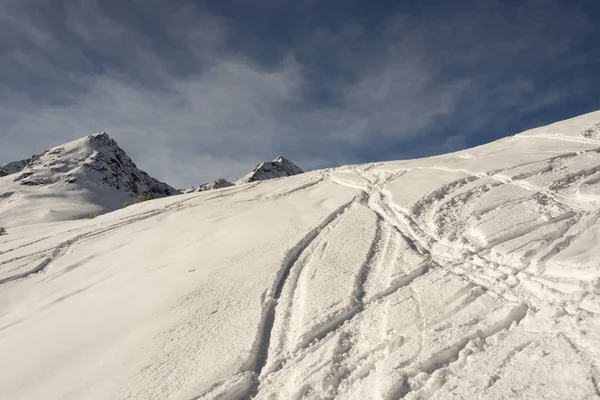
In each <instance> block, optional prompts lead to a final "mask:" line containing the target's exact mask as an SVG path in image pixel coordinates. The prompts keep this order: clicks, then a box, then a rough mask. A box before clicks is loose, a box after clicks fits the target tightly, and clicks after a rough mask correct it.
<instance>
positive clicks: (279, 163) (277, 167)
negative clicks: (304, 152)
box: [237, 156, 304, 183]
mask: <svg viewBox="0 0 600 400" xmlns="http://www.w3.org/2000/svg"><path fill="white" fill-rule="evenodd" d="M303 172H304V171H302V169H301V168H300V167H298V166H297V165H296V164H294V163H293V162H291V161H290V160H288V159H287V158H285V157H283V156H279V157H277V158H275V159H274V160H273V161H265V162H263V163H260V164H258V165H257V166H256V167H255V168H254V170H253V171H252V172H250V173H249V174H248V175H245V176H243V177H242V178H240V179H238V181H237V182H238V183H248V182H255V181H263V180H267V179H275V178H282V177H285V176H292V175H297V174H301V173H303Z"/></svg>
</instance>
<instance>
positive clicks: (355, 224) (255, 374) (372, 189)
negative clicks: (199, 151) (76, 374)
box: [0, 117, 600, 400]
mask: <svg viewBox="0 0 600 400" xmlns="http://www.w3.org/2000/svg"><path fill="white" fill-rule="evenodd" d="M599 118H600V117H599ZM573 129H575V128H573ZM577 129H579V128H577ZM590 129H591V128H589V129H587V130H584V129H579V131H580V132H582V133H581V134H579V135H575V134H573V132H570V133H569V134H558V133H540V132H529V133H524V134H521V135H519V136H517V137H515V138H512V139H511V140H512V142H511V141H505V142H498V143H496V144H493V145H488V147H486V146H482V147H481V148H476V149H472V150H470V151H469V152H468V153H459V154H455V155H452V156H450V157H446V158H443V157H442V158H439V157H438V158H435V159H431V160H430V161H427V162H425V161H420V160H416V161H411V162H409V161H406V162H398V163H376V164H375V163H373V164H369V165H362V166H347V167H341V168H337V169H329V170H323V171H315V172H311V173H307V174H304V175H303V176H295V177H293V178H290V179H287V178H286V179H278V180H273V181H270V182H269V181H263V182H254V183H250V184H247V185H240V186H234V187H227V188H224V189H219V190H214V191H206V192H201V193H193V194H189V195H185V196H183V197H179V198H173V199H175V200H169V199H161V200H159V201H162V202H164V205H162V206H158V208H152V207H150V205H148V207H150V209H149V210H148V209H147V208H145V207H146V205H141V206H140V208H139V209H138V208H132V209H131V210H132V211H131V212H125V211H122V212H123V216H120V217H115V218H112V219H103V218H101V219H100V220H99V221H98V222H95V221H90V222H86V223H82V225H81V226H79V227H77V228H72V227H69V229H64V230H63V231H62V232H59V233H56V234H48V233H47V232H40V233H39V234H38V235H37V236H35V237H34V238H29V239H27V238H25V237H24V238H19V240H16V239H15V240H13V239H10V240H7V241H5V242H3V243H2V245H3V247H2V248H0V257H1V258H0V272H2V273H3V274H4V275H1V276H0V291H1V290H10V289H15V288H18V287H19V286H18V285H19V284H20V282H25V281H26V280H28V279H30V280H31V281H32V282H39V284H42V283H43V282H45V281H44V275H45V274H48V275H49V276H51V274H52V269H53V265H54V264H55V263H57V264H59V263H60V261H61V258H62V257H64V256H65V255H66V254H68V253H69V252H70V251H71V250H72V249H75V248H76V247H77V246H79V245H81V244H83V243H88V244H89V243H91V242H92V241H103V240H106V238H107V237H110V234H111V233H113V232H117V231H118V230H119V229H121V228H124V227H127V226H134V224H137V223H140V222H141V221H145V220H149V219H152V218H169V216H173V215H177V214H178V213H179V212H182V211H186V210H189V209H191V208H198V209H202V210H211V209H212V208H218V207H221V206H222V205H223V204H225V205H230V206H231V207H239V208H240V209H244V208H249V207H254V206H256V207H261V206H264V205H265V204H271V203H273V204H275V203H277V204H289V205H291V206H293V204H294V201H295V199H297V198H299V196H305V197H304V198H310V199H312V201H314V203H315V204H318V205H319V206H321V205H324V204H326V202H327V197H326V196H323V198H321V197H319V196H320V194H319V193H321V192H322V191H324V190H325V189H323V188H324V187H328V188H329V189H327V190H333V189H331V187H335V188H336V190H339V191H341V192H344V191H348V192H349V193H357V194H355V195H353V197H352V196H350V197H348V198H346V200H344V201H340V202H339V203H336V204H335V206H332V205H331V204H333V203H331V204H328V205H327V207H326V209H327V210H328V211H327V213H323V215H322V217H321V218H320V219H318V220H317V221H316V222H314V221H313V222H311V223H310V224H308V223H307V226H309V228H306V229H305V230H304V231H302V233H301V234H298V235H297V236H295V237H297V238H299V240H298V241H297V242H296V241H295V240H294V242H295V243H293V242H292V243H287V242H285V243H286V248H287V250H285V251H284V252H283V254H282V257H281V258H280V259H279V260H280V263H278V264H277V265H276V266H275V269H274V272H273V274H272V275H270V276H272V277H273V279H272V280H271V279H269V280H268V281H267V282H263V285H264V286H263V292H262V297H261V304H260V310H259V312H258V314H259V317H258V321H254V322H255V325H251V324H250V325H249V326H248V329H247V332H248V333H249V334H250V332H252V335H253V336H252V337H251V338H250V342H251V346H250V348H249V349H248V352H247V353H244V354H243V355H238V354H236V355H235V358H236V361H235V362H236V363H234V364H232V365H235V368H233V367H232V369H231V371H229V374H226V375H225V376H220V377H218V379H215V380H213V381H212V382H211V383H210V384H208V385H207V384H206V383H202V384H201V385H199V386H198V387H187V388H186V392H185V393H186V396H187V398H195V399H216V398H219V399H246V398H256V399H279V398H281V399H283V398H285V399H287V398H289V399H301V398H308V399H365V398H377V399H413V400H416V399H444V398H459V399H462V398H465V399H466V398H474V397H477V398H494V399H495V398H498V399H499V398H506V397H507V396H508V397H510V396H516V397H521V398H545V397H548V398H574V399H579V398H580V399H592V398H595V399H599V398H600V390H599V388H598V382H600V373H599V371H600V334H598V327H600V306H598V302H600V284H599V282H600V272H599V270H598V265H597V262H598V261H599V260H600V256H599V254H598V251H597V250H595V244H597V239H598V238H599V237H600V229H599V227H598V223H599V220H600V210H599V209H598V205H599V203H600V188H598V187H596V185H599V183H600V178H599V177H597V176H596V175H597V174H598V172H600V166H599V165H600V156H598V154H600V153H599V149H598V146H600V141H598V140H595V139H594V138H593V137H592V135H593V134H594V132H595V131H591V130H590ZM552 132H555V131H552ZM585 132H588V133H585ZM589 132H591V133H589ZM575 133H577V132H575ZM538 142H539V143H541V142H544V143H546V142H550V144H547V143H546V144H544V146H546V145H547V146H555V147H550V148H549V149H550V150H548V151H547V152H546V153H544V154H543V156H539V157H537V158H533V157H530V156H529V155H530V154H531V152H527V151H525V150H524V151H523V154H525V156H523V159H518V158H517V157H515V161H514V162H507V161H504V162H503V163H498V164H497V165H496V164H493V165H494V166H493V168H489V169H488V168H487V165H485V166H484V167H485V169H482V164H478V160H485V158H486V157H489V158H492V159H493V157H499V156H498V154H501V153H502V151H505V149H506V148H509V147H506V148H505V147H502V146H510V145H512V144H511V143H519V144H521V145H523V146H528V145H529V146H533V148H535V143H538ZM527 143H529V144H527ZM494 146H496V147H494ZM570 146H571V147H570ZM540 151H541V150H540ZM596 162H598V164H594V163H596ZM484 164H485V162H484ZM490 165H492V164H490ZM424 177H425V178H424ZM424 179H425V180H427V182H422V181H423V180H424ZM599 186H600V185H599ZM311 196H312V197H311ZM594 196H596V197H594ZM348 199H350V200H348ZM156 204H158V203H156ZM102 217H104V216H102ZM107 217H110V215H108V216H107ZM217 217H219V216H218V215H217ZM282 218H289V216H284V217H282ZM261 251H266V250H261ZM248 254H253V253H248ZM258 254H262V253H261V252H260V251H259V253H258ZM241 260H242V261H243V258H241ZM199 262H201V260H200V261H199ZM242 264H243V262H242ZM265 268H266V267H265ZM192 271H193V270H191V271H189V272H192ZM227 273H230V272H229V271H228V272H227ZM265 276H266V275H265ZM36 279H37V281H36ZM231 290H232V291H233V292H235V288H232V289H231ZM0 294H2V293H1V292H0ZM243 295H244V294H243V293H242V294H239V296H240V297H243ZM227 301H231V302H233V304H238V303H236V302H237V301H238V299H236V298H232V299H227ZM223 302H224V303H226V301H225V296H224V297H223ZM219 307H220V305H219ZM232 307H237V305H234V306H232ZM217 308H218V307H217ZM1 312H2V309H0V319H1V318H2V317H3V314H2V313H1ZM213 313H214V315H216V317H215V318H217V317H218V310H215V311H214V312H213ZM25 319H26V318H22V319H19V318H16V317H15V318H14V320H13V322H11V323H9V324H2V326H3V328H2V329H0V334H4V333H6V332H9V331H10V329H12V328H14V327H16V326H17V325H18V324H19V323H20V322H21V321H25ZM187 323H189V324H192V322H191V321H188V322H187ZM205 328H206V329H207V330H210V329H212V328H211V327H209V326H206V327H205ZM155 339H156V338H155ZM224 340H225V339H224ZM227 340H234V341H235V338H229V339H227ZM225 343H229V342H226V341H225ZM216 346H218V344H216ZM163 348H168V346H167V345H163ZM161 349H162V348H161ZM226 351H227V350H226V349H223V352H226ZM176 356H177V355H176V354H175V357H176ZM186 367H187V364H186V366H185V367H181V368H182V369H180V370H178V371H179V372H181V371H183V370H184V368H186ZM210 367H211V366H209V365H201V366H198V365H196V364H193V363H192V364H191V367H190V368H195V369H196V373H198V372H197V370H198V369H200V370H202V368H204V370H205V372H206V369H209V370H210ZM176 368H179V366H177V367H176ZM557 370H558V371H560V374H557V373H556V371H557ZM522 371H527V372H522ZM179 372H177V373H179ZM172 373H173V374H175V372H172ZM188 377H189V376H188ZM169 379H170V378H169ZM186 379H187V378H186ZM155 381H160V379H155ZM175 381H176V382H177V384H180V382H179V380H178V377H177V376H176V378H175ZM153 382H154V381H153ZM181 382H183V383H181V385H183V384H186V382H189V379H188V380H185V379H183V377H182V378H181ZM549 382H550V383H549ZM557 382H558V383H557ZM153 384H155V383H153ZM159 387H160V386H159ZM1 389H2V388H1V387H0V394H1V393H2V392H1ZM169 390H170V389H165V392H164V393H165V397H164V398H176V397H178V396H180V395H181V393H182V392H181V391H179V392H178V391H177V390H179V388H178V387H177V390H175V389H173V392H172V393H173V394H172V395H171V392H169ZM138 393H142V392H141V391H140V392H138ZM122 397H123V396H122ZM133 397H135V396H133ZM156 398H161V397H160V395H158V397H156Z"/></svg>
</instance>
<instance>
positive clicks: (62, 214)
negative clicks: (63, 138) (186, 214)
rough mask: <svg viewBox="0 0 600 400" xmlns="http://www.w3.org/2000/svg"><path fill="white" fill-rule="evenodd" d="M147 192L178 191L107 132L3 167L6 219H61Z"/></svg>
mask: <svg viewBox="0 0 600 400" xmlns="http://www.w3.org/2000/svg"><path fill="white" fill-rule="evenodd" d="M142 192H150V193H151V194H152V195H153V196H154V197H163V196H168V195H171V194H174V193H177V191H176V190H175V189H173V188H172V187H170V186H169V185H167V184H165V183H163V182H160V181H158V180H156V179H154V178H152V177H150V176H149V175H148V174H146V173H145V172H144V171H141V170H139V169H138V168H137V167H136V165H135V164H134V163H133V161H132V160H131V159H130V158H129V157H128V156H127V154H126V153H125V152H124V151H123V150H122V149H121V148H120V147H119V146H118V145H117V143H116V142H115V141H114V140H113V139H111V138H110V137H109V136H108V135H107V134H106V133H104V132H101V133H95V134H92V135H89V136H86V137H84V138H81V139H78V140H75V141H73V142H70V143H66V144H63V145H60V146H57V147H54V148H52V149H50V150H47V151H45V152H43V153H41V154H38V155H34V156H33V157H31V158H30V159H27V160H23V161H17V162H12V163H9V164H5V165H3V166H1V167H0V225H3V224H4V225H7V226H14V225H20V224H25V223H32V222H34V223H35V222H43V221H59V220H68V219H74V218H82V217H86V216H88V215H90V214H94V213H98V212H106V211H112V210H115V209H118V208H120V207H122V205H123V204H124V203H131V202H132V201H133V200H135V198H136V197H137V196H139V195H140V193H142Z"/></svg>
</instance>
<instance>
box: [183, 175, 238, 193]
mask: <svg viewBox="0 0 600 400" xmlns="http://www.w3.org/2000/svg"><path fill="white" fill-rule="evenodd" d="M228 186H233V183H231V182H229V181H228V180H227V179H223V178H219V179H215V180H214V181H211V182H208V183H204V184H202V185H200V186H193V187H191V188H189V189H184V190H182V192H183V193H195V192H204V191H205V190H212V189H221V188H224V187H228Z"/></svg>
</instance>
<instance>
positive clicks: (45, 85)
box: [0, 0, 600, 186]
mask: <svg viewBox="0 0 600 400" xmlns="http://www.w3.org/2000/svg"><path fill="white" fill-rule="evenodd" d="M599 9H600V6H598V5H596V4H595V3H594V2H593V1H585V0H584V1H577V2H566V1H560V0H526V1H500V0H464V1H453V2H442V1H419V2H417V1H405V2H391V1H390V2H384V1H357V0H346V1H341V0H340V1H337V0H336V1H333V0H332V1H327V2H322V1H316V0H307V1H290V0H286V1H284V0H237V1H233V0H219V1H217V0H215V1H212V0H210V1H203V2H193V1H191V0H190V1H183V0H174V1H165V0H162V1H158V0H145V1H139V0H138V1H133V0H132V1H114V0H112V1H102V0H97V1H92V0H57V1H53V2H46V3H44V2H39V1H36V0H6V1H4V2H2V4H1V5H0V50H2V53H3V57H2V58H0V74H1V75H0V76H2V78H0V122H1V123H2V127H3V129H2V131H0V140H1V141H2V144H3V145H2V146H0V161H2V162H6V161H10V160H13V159H18V158H23V157H25V156H27V155H29V154H30V153H32V152H34V151H40V150H43V149H45V148H46V147H49V146H51V145H56V144H59V143H62V142H64V141H67V140H71V139H74V138H76V137H79V136H81V135H84V134H87V133H90V132H93V131H100V130H104V131H108V132H109V134H111V135H112V136H113V137H115V139H117V141H118V142H119V143H120V144H121V145H122V146H123V147H124V148H125V149H126V150H127V151H128V152H129V153H130V154H131V155H132V157H133V158H134V159H135V160H136V161H137V162H138V164H139V165H140V166H141V167H142V168H144V169H146V170H147V171H148V172H149V173H151V174H153V175H155V176H157V177H159V178H161V179H164V180H167V181H169V182H170V183H172V184H174V185H180V186H185V185H191V184H197V183H199V182H201V181H204V180H208V179H212V178H216V177H217V176H225V177H228V178H233V177H236V176H237V175H240V174H242V173H244V172H245V171H246V170H248V169H249V168H251V167H252V166H253V165H254V164H256V163H257V162H258V161H260V160H262V159H266V158H274V157H275V156H276V155H278V154H284V155H285V156H286V157H288V158H291V159H293V160H295V161H297V162H298V163H299V164H301V165H302V166H303V167H305V168H317V167H325V166H333V165H339V164H344V163H358V162H365V161H376V160H389V159H396V158H406V157H416V156H427V155H431V154H437V153H441V152H446V151H454V150H458V149H459V148H461V147H466V146H470V145H476V144H481V143H484V142H487V141H490V140H494V139H497V138H499V137H502V136H505V135H509V134H513V133H517V132H519V131H522V130H525V129H527V128H530V127H533V126H535V125H539V124H544V123H549V122H552V121H555V120H558V119H562V118H567V117H570V116H574V115H577V114H581V113H584V112H587V111H592V110H594V109H598V108H600V100H599V98H598V96H597V90H596V88H597V87H598V84H599V83H600V50H599V47H598V45H597V39H596V37H600V28H599V27H598V26H599V24H598V22H600V20H599V19H600V15H599V14H600V11H599Z"/></svg>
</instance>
